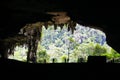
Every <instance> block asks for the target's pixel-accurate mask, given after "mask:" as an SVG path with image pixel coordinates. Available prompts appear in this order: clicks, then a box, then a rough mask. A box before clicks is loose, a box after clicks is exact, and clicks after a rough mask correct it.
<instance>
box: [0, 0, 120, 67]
mask: <svg viewBox="0 0 120 80" xmlns="http://www.w3.org/2000/svg"><path fill="white" fill-rule="evenodd" d="M98 3H99V4H98ZM113 4H114V3H108V2H96V3H95V4H94V3H92V2H89V1H78V0H76V1H75V0H66V1H65V0H19V1H17V0H4V1H1V3H0V8H1V13H0V19H1V24H0V53H1V54H2V55H4V58H6V55H5V53H6V52H5V51H6V48H7V47H9V46H10V47H11V45H10V43H13V44H14V41H13V42H11V41H10V42H9V41H8V43H7V44H6V41H5V40H6V39H9V37H16V36H18V35H17V33H18V32H19V31H20V29H21V28H22V27H23V26H25V25H26V24H31V23H35V22H48V21H52V18H53V17H55V16H57V15H54V14H47V12H66V13H67V16H69V17H70V19H71V20H72V21H73V22H77V23H79V24H81V25H86V26H91V27H93V26H95V28H101V29H102V30H103V32H105V33H106V36H107V42H108V44H109V45H110V46H111V47H112V48H113V49H115V50H116V51H117V52H120V49H119V47H120V42H119V41H120V37H119V34H120V31H119V25H120V23H119V19H120V12H119V10H120V9H119V8H118V6H117V2H116V4H115V5H116V6H114V7H111V6H110V5H113ZM65 23H66V22H65ZM44 24H45V23H44ZM52 24H54V23H52ZM58 24H59V23H58ZM37 34H40V33H37ZM19 36H21V35H19ZM22 37H24V36H22ZM20 38H21V37H20ZM36 38H37V37H36ZM18 42H19V41H18ZM21 44H22V43H21ZM4 62H6V63H8V64H9V62H11V63H12V61H8V62H7V60H6V59H5V60H2V61H1V64H4ZM15 63H16V64H15V65H16V66H17V65H18V63H19V64H28V63H20V62H15ZM13 64H14V61H13ZM35 65H37V64H35ZM68 65H69V64H67V66H68ZM81 65H84V64H81ZM29 66H30V65H29ZM40 66H41V65H40ZM40 66H39V67H40ZM59 66H60V65H59ZM59 66H57V67H59ZM67 66H66V67H67ZM84 66H86V64H85V65H84ZM26 67H28V66H26ZM30 67H32V66H30ZM81 67H83V66H81ZM37 68H38V67H37ZM62 68H63V66H62ZM77 69H78V67H77Z"/></svg>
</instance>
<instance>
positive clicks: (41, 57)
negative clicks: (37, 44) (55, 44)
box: [37, 50, 50, 63]
mask: <svg viewBox="0 0 120 80" xmlns="http://www.w3.org/2000/svg"><path fill="white" fill-rule="evenodd" d="M49 58H50V57H49V55H48V54H47V52H46V50H41V51H39V52H38V53H37V61H38V62H39V63H45V62H49Z"/></svg>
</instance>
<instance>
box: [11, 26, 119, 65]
mask: <svg viewBox="0 0 120 80" xmlns="http://www.w3.org/2000/svg"><path fill="white" fill-rule="evenodd" d="M42 28H43V29H42V38H41V42H39V44H38V50H37V62H38V63H44V60H46V63H52V62H53V59H54V62H55V63H62V62H65V61H66V62H68V63H72V62H74V63H77V62H87V58H88V56H90V55H91V56H106V57H107V62H109V61H111V60H113V59H115V62H120V59H119V57H120V54H119V53H117V52H116V51H115V50H113V49H112V48H111V47H110V46H109V45H107V42H106V35H105V33H104V32H102V31H100V30H98V29H94V28H90V27H85V26H82V25H79V24H77V25H76V27H75V28H76V30H74V33H73V34H72V31H71V30H70V31H68V28H67V26H66V25H64V26H63V28H62V29H61V28H60V27H59V26H58V27H57V29H56V30H55V29H54V26H49V27H48V29H46V28H45V27H44V26H43V27H42ZM26 57H27V47H26V46H25V45H23V46H17V47H16V48H15V54H14V56H12V55H11V56H9V58H10V59H16V60H20V61H26Z"/></svg>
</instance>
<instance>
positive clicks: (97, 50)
mask: <svg viewBox="0 0 120 80" xmlns="http://www.w3.org/2000/svg"><path fill="white" fill-rule="evenodd" d="M106 52H107V50H106V48H105V47H104V46H101V45H100V44H96V46H95V50H94V54H93V55H96V56H100V55H101V54H103V53H106Z"/></svg>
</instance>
